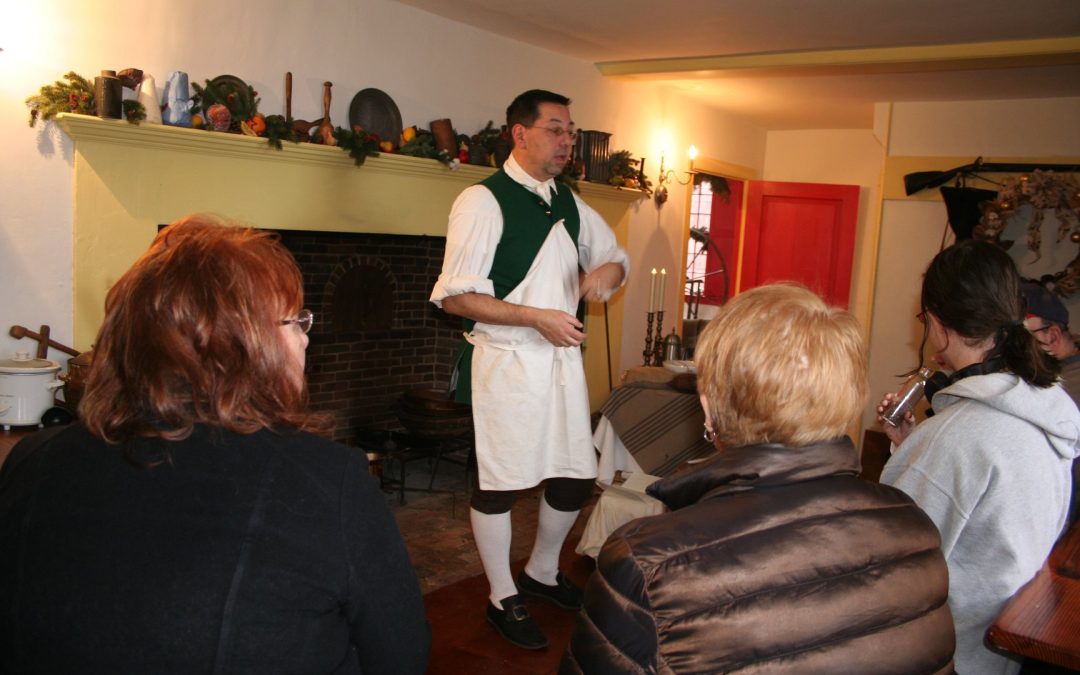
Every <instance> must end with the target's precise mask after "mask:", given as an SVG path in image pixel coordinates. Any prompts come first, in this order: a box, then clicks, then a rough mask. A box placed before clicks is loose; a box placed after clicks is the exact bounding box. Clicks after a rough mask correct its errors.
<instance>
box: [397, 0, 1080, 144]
mask: <svg viewBox="0 0 1080 675" xmlns="http://www.w3.org/2000/svg"><path fill="white" fill-rule="evenodd" d="M398 2H401V3H402V4H406V5H410V6H413V7H416V8H419V9H422V10H424V11H426V12H430V13H432V14H436V15H439V16H442V17H445V18H447V19H451V20H453V21H457V22H460V23H464V24H468V25H470V26H474V27H476V28H479V29H481V30H484V31H487V32H491V33H495V34H498V35H503V36H505V37H508V38H511V39H514V40H518V41H520V42H525V43H529V44H533V45H536V46H538V47H542V48H544V49H548V50H551V51H553V52H557V53H559V54H564V55H567V56H571V57H574V58H578V59H582V60H585V61H590V62H593V63H595V64H596V65H597V68H598V69H599V70H600V72H601V73H602V74H604V75H605V76H607V77H622V78H637V79H648V80H650V81H654V82H660V83H664V84H667V85H669V86H672V87H675V88H677V89H679V90H682V91H684V92H685V93H686V94H687V95H688V96H691V97H694V98H697V99H699V100H702V101H703V102H706V103H707V104H709V105H711V106H714V107H715V108H718V109H722V110H725V111H729V112H731V113H733V114H735V115H738V116H740V117H744V118H747V119H749V120H751V121H753V122H754V123H755V124H757V125H759V126H761V127H764V128H766V129H830V128H833V129H851V128H870V127H871V126H872V123H873V104H874V103H875V102H883V101H949V100H995V99H1016V98H1047V97H1060V96H1080V1H1077V0H741V1H739V2H736V1H734V0H682V1H681V2H677V3H663V2H658V1H657V0H545V1H544V2H524V1H521V0H398Z"/></svg>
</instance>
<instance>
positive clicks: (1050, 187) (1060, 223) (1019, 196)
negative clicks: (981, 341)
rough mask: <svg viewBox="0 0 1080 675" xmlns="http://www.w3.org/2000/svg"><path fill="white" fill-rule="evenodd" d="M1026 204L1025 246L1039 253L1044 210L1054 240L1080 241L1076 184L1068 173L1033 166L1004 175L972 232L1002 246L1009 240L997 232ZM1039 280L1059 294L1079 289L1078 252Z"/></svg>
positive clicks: (1079, 198)
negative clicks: (1053, 228) (1050, 219)
mask: <svg viewBox="0 0 1080 675" xmlns="http://www.w3.org/2000/svg"><path fill="white" fill-rule="evenodd" d="M1026 205H1030V207H1031V209H1030V211H1028V210H1026V209H1025V210H1024V211H1025V212H1029V213H1030V216H1029V220H1028V222H1027V225H1026V228H1027V247H1028V250H1029V251H1032V252H1033V253H1034V254H1035V258H1036V260H1037V259H1038V258H1039V257H1040V256H1041V253H1040V251H1041V249H1042V226H1043V222H1044V221H1045V219H1046V214H1047V213H1048V212H1050V213H1052V214H1053V215H1054V216H1056V219H1057V240H1056V241H1057V242H1059V243H1060V242H1062V241H1064V240H1065V238H1066V237H1068V238H1069V240H1070V241H1071V242H1073V243H1074V244H1080V186H1078V185H1077V182H1076V180H1075V178H1074V177H1073V176H1072V175H1071V174H1055V173H1054V172H1053V171H1040V170H1035V171H1032V172H1031V173H1030V174H1022V175H1020V176H1018V177H1015V178H1007V179H1005V181H1004V182H1003V183H1002V186H1001V189H1000V190H999V191H998V194H997V198H996V199H993V200H991V201H989V202H986V203H985V204H984V205H983V208H982V219H981V220H980V221H979V224H978V225H977V226H976V228H975V232H974V235H975V237H976V238H979V239H986V240H988V241H991V242H993V243H995V244H998V245H999V246H1002V247H1004V248H1009V247H1010V246H1012V244H1013V242H1012V241H1002V239H1001V234H1002V232H1003V231H1004V230H1005V225H1006V224H1007V223H1008V222H1009V220H1010V219H1012V218H1014V217H1016V216H1018V215H1020V212H1021V209H1023V207H1024V206H1026ZM1047 276H1048V277H1049V278H1045V277H1044V279H1043V283H1044V284H1045V285H1046V286H1047V287H1048V288H1050V289H1051V290H1052V291H1054V292H1055V293H1057V294H1058V295H1060V296H1062V297H1066V298H1067V297H1069V296H1071V295H1072V294H1074V293H1076V292H1077V290H1080V253H1078V254H1077V256H1076V257H1075V258H1073V260H1072V261H1071V262H1070V263H1069V264H1068V265H1066V266H1065V268H1064V269H1062V270H1060V271H1058V272H1056V273H1053V274H1050V275H1047Z"/></svg>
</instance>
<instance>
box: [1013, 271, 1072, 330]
mask: <svg viewBox="0 0 1080 675" xmlns="http://www.w3.org/2000/svg"><path fill="white" fill-rule="evenodd" d="M1020 289H1021V290H1022V291H1023V293H1024V299H1025V300H1027V313H1028V315H1029V316H1030V315H1034V316H1037V317H1039V318H1040V319H1042V320H1044V321H1052V322H1054V323H1060V324H1064V325H1066V326H1067V325H1069V310H1067V309H1065V305H1064V304H1062V302H1061V299H1060V298H1058V296H1057V295H1055V294H1054V293H1052V292H1051V291H1050V290H1049V289H1047V288H1046V287H1045V286H1043V285H1042V284H1038V283H1035V282H1034V281H1024V282H1022V283H1021V284H1020Z"/></svg>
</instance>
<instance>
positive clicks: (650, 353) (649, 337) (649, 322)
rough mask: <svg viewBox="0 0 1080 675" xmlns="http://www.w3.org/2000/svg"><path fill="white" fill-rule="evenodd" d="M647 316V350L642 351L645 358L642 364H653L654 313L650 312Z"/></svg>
mask: <svg viewBox="0 0 1080 675" xmlns="http://www.w3.org/2000/svg"><path fill="white" fill-rule="evenodd" d="M645 317H646V318H645V322H646V323H645V351H643V352H641V355H642V356H643V357H644V358H645V362H644V363H643V364H642V365H645V366H651V365H652V356H653V350H652V322H653V313H652V312H648V313H647V314H646V315H645Z"/></svg>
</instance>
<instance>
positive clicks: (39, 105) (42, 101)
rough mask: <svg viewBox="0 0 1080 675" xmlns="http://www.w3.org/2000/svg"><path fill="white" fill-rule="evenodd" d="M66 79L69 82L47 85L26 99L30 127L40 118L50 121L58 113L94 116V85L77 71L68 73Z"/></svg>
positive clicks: (59, 81) (58, 81)
mask: <svg viewBox="0 0 1080 675" xmlns="http://www.w3.org/2000/svg"><path fill="white" fill-rule="evenodd" d="M64 79H65V80H67V82H63V81H61V80H57V81H56V82H55V83H53V84H46V85H45V86H43V87H42V88H41V91H39V92H38V93H37V94H36V95H34V96H31V97H29V98H27V99H26V107H28V108H30V126H34V124H35V123H36V122H37V120H38V118H41V119H42V120H44V121H49V120H51V119H52V118H53V117H55V116H56V113H62V112H71V113H79V114H80V115H93V114H94V85H93V84H91V83H90V82H88V81H87V79H86V78H85V77H82V76H81V75H79V74H78V73H76V72H75V71H69V72H68V73H66V74H65V75H64Z"/></svg>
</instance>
